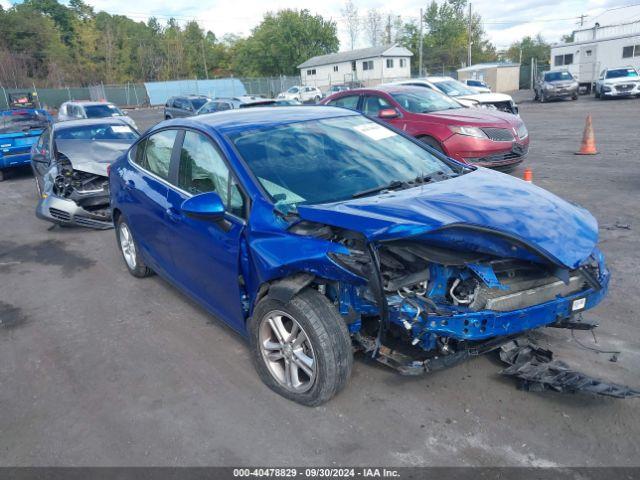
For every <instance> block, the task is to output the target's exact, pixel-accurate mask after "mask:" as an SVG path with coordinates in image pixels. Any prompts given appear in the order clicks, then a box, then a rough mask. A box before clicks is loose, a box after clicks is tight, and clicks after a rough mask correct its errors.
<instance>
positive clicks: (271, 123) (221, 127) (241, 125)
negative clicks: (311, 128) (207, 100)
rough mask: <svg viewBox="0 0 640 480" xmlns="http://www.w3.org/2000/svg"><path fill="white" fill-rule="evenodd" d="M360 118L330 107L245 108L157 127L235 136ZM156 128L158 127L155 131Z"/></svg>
mask: <svg viewBox="0 0 640 480" xmlns="http://www.w3.org/2000/svg"><path fill="white" fill-rule="evenodd" d="M357 115H360V114H359V113H357V112H354V111H353V110H347V109H345V108H338V107H328V106H322V105H318V106H315V105H314V106H308V107H305V106H287V107H272V108H246V109H245V108H243V109H234V110H226V111H224V112H216V113H209V114H205V115H198V116H196V117H187V118H179V119H175V120H167V121H165V122H161V123H159V124H158V125H157V127H158V128H159V127H164V126H170V125H171V126H181V125H184V126H194V127H200V128H202V127H204V128H205V129H211V130H215V131H217V132H218V133H220V134H223V135H227V134H234V133H240V132H243V131H250V130H254V129H258V128H263V127H277V126H281V125H287V124H290V123H297V122H305V121H309V120H322V119H327V118H335V117H348V116H357ZM155 128H156V127H154V130H155Z"/></svg>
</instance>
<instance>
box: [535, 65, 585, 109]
mask: <svg viewBox="0 0 640 480" xmlns="http://www.w3.org/2000/svg"><path fill="white" fill-rule="evenodd" d="M578 88H579V84H578V82H577V81H576V79H575V78H573V75H571V72H569V70H550V71H548V72H542V73H541V74H540V75H539V76H538V77H537V78H536V82H535V85H534V86H533V93H534V95H535V98H534V100H538V101H540V102H542V103H544V102H546V101H547V100H554V99H561V98H571V100H578Z"/></svg>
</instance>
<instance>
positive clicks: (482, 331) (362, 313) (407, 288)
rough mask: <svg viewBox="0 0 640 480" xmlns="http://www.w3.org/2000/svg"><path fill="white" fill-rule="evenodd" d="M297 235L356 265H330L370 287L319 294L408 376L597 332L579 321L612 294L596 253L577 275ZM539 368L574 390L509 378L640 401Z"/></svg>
mask: <svg viewBox="0 0 640 480" xmlns="http://www.w3.org/2000/svg"><path fill="white" fill-rule="evenodd" d="M290 231H293V232H294V233H299V234H303V235H313V236H317V237H320V238H324V239H326V240H330V241H332V242H338V243H340V244H342V245H344V246H345V247H347V248H348V249H349V252H350V254H349V255H336V254H329V257H330V258H332V260H334V261H335V262H336V263H338V264H339V265H341V266H342V267H344V268H346V269H347V270H349V271H351V272H353V273H355V274H357V275H358V276H360V277H362V278H363V279H366V282H365V284H363V285H362V286H357V287H356V286H353V285H347V284H339V285H327V286H322V287H321V288H323V289H325V291H326V294H327V295H328V296H329V297H330V298H331V299H332V300H333V301H334V303H335V304H336V306H337V307H338V309H339V311H340V313H341V314H342V315H343V317H345V319H346V321H347V322H348V324H349V329H350V331H351V333H352V337H353V339H354V341H355V344H356V345H357V346H358V348H360V349H361V350H362V351H363V352H365V353H366V354H367V355H368V356H370V357H372V358H375V359H376V360H378V361H379V362H381V363H384V364H386V365H388V366H390V367H392V368H394V369H396V370H398V371H399V372H400V373H402V374H406V375H416V374H421V373H425V372H428V371H433V370H438V369H441V368H445V367H449V366H452V365H455V364H458V363H460V362H462V361H464V360H467V359H469V358H471V357H474V356H477V355H480V354H483V353H487V352H491V351H497V350H499V349H500V348H501V347H502V346H504V345H507V344H509V342H513V341H514V339H516V338H518V337H519V336H521V335H522V334H523V333H525V332H527V331H530V330H533V329H536V328H539V327H544V326H546V327H555V328H569V329H584V330H586V329H593V328H595V327H596V326H597V325H591V324H586V323H582V322H580V321H576V320H575V316H576V315H577V314H579V313H580V312H582V311H583V310H584V309H586V308H591V307H592V306H595V305H596V304H597V303H598V302H599V301H600V300H601V299H602V298H603V297H604V294H605V293H606V289H607V286H608V279H609V273H608V271H607V270H606V267H605V265H604V261H603V258H602V255H601V254H600V252H599V251H598V250H597V249H596V250H595V251H594V253H593V254H592V256H591V257H590V258H589V259H588V260H587V261H585V262H584V263H583V264H582V265H580V266H579V267H578V268H576V269H566V268H562V267H559V266H558V265H557V264H554V263H552V262H551V261H545V260H543V259H541V258H540V257H537V258H536V256H535V255H534V254H533V253H534V252H532V255H531V259H523V258H499V257H497V256H495V255H492V254H490V253H487V252H483V251H463V250H457V249H454V248H446V247H444V246H442V245H441V244H437V245H433V244H429V243H427V242H426V241H420V240H418V241H416V240H397V241H389V242H379V243H377V244H373V243H370V242H367V241H366V239H364V238H363V237H362V236H361V235H359V234H357V233H354V232H350V231H346V230H341V229H337V228H334V227H328V226H326V225H318V224H313V223H311V222H304V221H303V222H299V223H297V224H295V225H294V226H293V227H292V228H291V229H290ZM512 357H513V355H512ZM512 357H510V358H512ZM522 358H524V357H522ZM549 358H550V357H549ZM549 361H550V360H549ZM539 363H540V364H541V363H544V362H539ZM536 368H537V370H536V371H537V372H538V373H540V369H545V368H548V369H556V370H557V369H558V368H559V369H560V370H563V369H564V370H563V371H570V372H572V374H571V375H569V374H567V375H565V376H564V377H563V378H565V379H566V380H567V381H568V382H569V381H570V382H571V383H570V384H566V385H564V389H563V383H562V381H560V382H559V383H555V384H554V383H553V382H552V381H550V380H548V379H547V377H545V376H544V375H542V374H540V375H538V376H536V375H534V374H530V370H527V374H525V373H523V371H519V373H517V374H516V373H514V372H515V370H516V367H512V368H511V369H507V370H505V374H510V375H512V376H516V377H518V375H520V376H519V377H518V378H521V379H538V377H540V376H541V375H542V377H544V378H545V380H540V379H538V380H536V382H537V383H536V384H537V385H543V384H544V385H546V387H545V388H551V389H554V390H557V391H578V390H585V391H592V392H595V393H602V394H604V395H607V394H611V395H613V396H635V395H637V394H638V392H637V391H634V390H631V389H628V390H624V389H622V390H619V389H617V386H616V388H613V387H612V388H613V390H612V389H611V388H608V387H607V384H606V383H604V382H601V381H598V382H600V383H599V385H600V387H598V388H591V387H589V388H591V389H589V388H587V387H588V385H593V383H589V379H590V377H588V376H585V375H582V374H578V373H577V372H574V371H571V370H570V369H569V368H568V367H567V366H566V365H561V366H558V365H557V364H555V363H548V362H547V363H545V364H544V366H542V367H540V366H538V367H536ZM527 375H528V376H527ZM531 375H533V376H531ZM580 375H582V376H580ZM542 377H541V378H542ZM577 378H578V379H580V380H579V381H577V380H576V379H577ZM531 381H534V380H531ZM545 382H546V383H545ZM602 385H604V387H603V386H602ZM583 387H584V388H583ZM621 388H622V387H621ZM612 391H615V392H618V393H619V392H620V391H622V392H627V393H623V394H621V395H618V394H617V393H616V394H612V393H611V392H612ZM603 392H604V393H603ZM607 392H608V393H607Z"/></svg>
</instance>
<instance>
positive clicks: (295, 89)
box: [287, 87, 298, 93]
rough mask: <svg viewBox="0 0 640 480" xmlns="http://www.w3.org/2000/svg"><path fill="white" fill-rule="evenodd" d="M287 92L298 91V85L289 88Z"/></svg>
mask: <svg viewBox="0 0 640 480" xmlns="http://www.w3.org/2000/svg"><path fill="white" fill-rule="evenodd" d="M287 92H289V93H298V87H291V88H290V89H289V90H287Z"/></svg>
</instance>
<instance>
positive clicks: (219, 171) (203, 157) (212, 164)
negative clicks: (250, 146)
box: [178, 131, 244, 217]
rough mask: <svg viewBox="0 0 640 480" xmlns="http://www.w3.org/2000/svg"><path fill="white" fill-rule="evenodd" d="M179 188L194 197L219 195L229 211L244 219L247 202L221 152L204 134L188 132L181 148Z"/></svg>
mask: <svg viewBox="0 0 640 480" xmlns="http://www.w3.org/2000/svg"><path fill="white" fill-rule="evenodd" d="M178 187H180V188H181V189H182V190H184V191H186V192H189V193H191V194H193V195H197V194H199V193H206V192H216V193H217V194H218V195H220V198H221V199H222V202H223V203H224V205H225V207H226V208H227V210H228V211H229V212H231V213H232V214H234V215H236V216H240V217H241V216H243V210H244V200H243V197H242V195H241V194H240V190H239V189H238V186H237V185H236V184H235V183H234V182H233V178H232V177H231V175H230V172H229V169H228V168H227V165H226V164H225V162H224V160H223V159H222V156H221V155H220V153H218V150H217V149H216V148H215V147H214V146H213V144H212V143H211V142H210V141H209V140H208V139H207V138H206V137H204V136H203V135H201V134H199V133H195V132H191V131H187V132H186V133H185V135H184V141H183V142H182V148H181V149H180V166H179V167H178Z"/></svg>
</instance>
